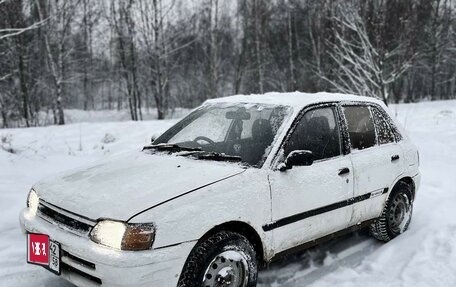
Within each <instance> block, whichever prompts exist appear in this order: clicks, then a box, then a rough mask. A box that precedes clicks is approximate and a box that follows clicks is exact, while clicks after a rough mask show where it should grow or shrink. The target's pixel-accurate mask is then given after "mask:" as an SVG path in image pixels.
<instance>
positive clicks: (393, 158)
mask: <svg viewBox="0 0 456 287" xmlns="http://www.w3.org/2000/svg"><path fill="white" fill-rule="evenodd" d="M399 158H400V157H399V155H398V154H395V155H393V156H392V157H391V161H396V160H398V159H399Z"/></svg>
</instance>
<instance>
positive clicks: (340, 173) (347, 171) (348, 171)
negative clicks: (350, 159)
mask: <svg viewBox="0 0 456 287" xmlns="http://www.w3.org/2000/svg"><path fill="white" fill-rule="evenodd" d="M347 173H350V169H349V168H348V167H344V168H341V169H339V175H341V176H342V175H344V174H347Z"/></svg>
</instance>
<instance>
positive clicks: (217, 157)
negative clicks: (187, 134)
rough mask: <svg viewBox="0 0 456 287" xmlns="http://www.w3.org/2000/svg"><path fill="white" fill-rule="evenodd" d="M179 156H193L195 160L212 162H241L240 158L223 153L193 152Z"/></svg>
mask: <svg viewBox="0 0 456 287" xmlns="http://www.w3.org/2000/svg"><path fill="white" fill-rule="evenodd" d="M181 156H193V157H195V158H197V159H204V160H214V161H232V162H241V161H242V158H241V157H240V156H236V155H227V154H224V153H218V152H212V151H211V152H209V151H195V152H190V153H187V154H181Z"/></svg>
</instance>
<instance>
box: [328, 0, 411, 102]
mask: <svg viewBox="0 0 456 287" xmlns="http://www.w3.org/2000/svg"><path fill="white" fill-rule="evenodd" d="M333 17H334V18H333V21H334V23H335V25H336V27H337V29H336V32H335V39H336V40H335V42H334V43H332V50H331V51H330V52H329V56H330V57H331V58H332V59H333V60H334V62H335V63H336V70H335V71H334V77H335V79H330V78H329V77H328V76H327V75H321V77H322V78H323V79H325V80H327V81H328V82H329V83H331V84H332V85H333V87H334V88H335V89H337V90H338V91H341V92H345V93H352V94H358V95H363V96H370V97H377V98H380V99H382V100H383V101H384V102H385V103H388V98H389V85H391V84H392V83H394V82H395V81H396V80H397V79H398V78H399V77H401V75H402V74H403V73H404V72H405V71H407V69H408V68H409V67H410V60H408V61H404V62H401V63H396V64H391V65H389V66H387V63H388V62H389V60H390V59H391V58H393V57H395V56H397V54H398V53H400V52H401V51H402V48H403V47H402V46H401V45H399V46H397V47H396V48H395V49H394V50H391V51H385V50H382V49H378V48H377V47H376V46H375V45H374V44H373V42H372V41H371V39H370V38H369V34H368V31H367V29H366V25H365V23H364V20H363V19H362V18H361V16H360V15H359V13H358V10H357V7H356V6H355V5H352V4H341V5H340V6H339V10H338V13H337V14H336V15H335V16H333Z"/></svg>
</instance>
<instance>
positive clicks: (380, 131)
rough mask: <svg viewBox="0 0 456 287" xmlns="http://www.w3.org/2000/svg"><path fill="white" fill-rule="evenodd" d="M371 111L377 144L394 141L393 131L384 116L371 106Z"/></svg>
mask: <svg viewBox="0 0 456 287" xmlns="http://www.w3.org/2000/svg"><path fill="white" fill-rule="evenodd" d="M371 111H372V114H373V115H374V122H375V128H376V130H377V140H378V144H380V145H381V144H387V143H392V142H394V133H393V131H392V130H391V126H390V125H389V124H388V122H387V119H386V118H385V116H384V115H383V114H382V113H381V112H380V111H379V110H378V109H377V108H374V107H372V108H371Z"/></svg>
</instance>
